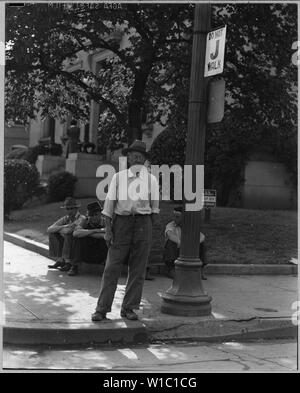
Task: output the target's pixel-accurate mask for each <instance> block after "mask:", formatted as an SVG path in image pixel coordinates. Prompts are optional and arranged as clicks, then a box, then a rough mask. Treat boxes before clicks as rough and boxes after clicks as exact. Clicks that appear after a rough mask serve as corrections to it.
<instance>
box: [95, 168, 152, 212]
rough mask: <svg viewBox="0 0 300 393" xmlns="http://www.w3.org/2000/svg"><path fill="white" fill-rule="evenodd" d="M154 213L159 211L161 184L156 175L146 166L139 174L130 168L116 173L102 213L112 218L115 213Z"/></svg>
mask: <svg viewBox="0 0 300 393" xmlns="http://www.w3.org/2000/svg"><path fill="white" fill-rule="evenodd" d="M152 213H159V186H158V182H157V180H156V178H155V176H153V175H152V174H150V173H149V172H148V171H147V169H146V167H142V169H141V171H140V172H139V174H138V175H137V176H136V175H135V174H134V173H133V172H132V171H131V170H130V168H129V169H125V170H123V171H120V172H118V173H116V174H114V176H113V178H112V180H111V183H110V186H109V189H108V193H107V195H106V199H105V202H104V208H103V211H102V214H103V215H105V216H108V217H110V218H112V217H113V215H114V214H118V215H121V216H128V215H131V214H152Z"/></svg>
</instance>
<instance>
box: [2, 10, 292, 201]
mask: <svg viewBox="0 0 300 393" xmlns="http://www.w3.org/2000/svg"><path fill="white" fill-rule="evenodd" d="M212 11H213V12H212V27H219V26H221V25H224V24H226V25H227V40H226V55H225V67H224V74H223V76H224V78H225V82H226V106H225V117H224V121H223V122H222V124H221V125H219V126H218V127H214V126H211V127H209V128H208V130H207V135H206V181H207V185H208V186H210V185H213V184H214V185H217V186H218V187H220V189H221V190H222V194H223V203H226V201H227V200H228V197H229V192H230V190H231V189H232V188H234V187H235V186H236V184H238V183H239V182H240V181H242V177H241V169H242V168H243V166H244V165H245V162H246V161H247V158H248V155H249V153H250V152H251V150H252V149H255V148H256V147H257V146H260V147H261V146H265V147H267V148H269V149H270V150H271V151H272V152H273V153H274V154H276V156H277V157H279V159H281V160H282V161H283V162H284V163H285V164H286V165H287V166H288V168H289V170H290V171H291V173H292V175H293V179H294V181H295V182H296V178H297V164H296V160H297V129H296V127H297V107H296V103H297V96H296V95H297V68H296V67H295V66H293V64H292V62H291V57H292V54H293V53H292V50H291V48H292V43H293V42H294V41H297V6H296V5H294V4H275V3H274V4H217V5H214V6H213V7H212ZM193 14H194V12H193V7H192V6H190V5H188V4H180V5H177V4H122V8H121V9H118V10H114V9H107V8H105V7H104V5H103V4H100V3H99V4H97V3H95V4H93V6H92V7H91V6H90V5H86V4H83V3H81V4H76V6H75V5H73V6H71V5H69V6H56V7H49V6H48V5H46V4H27V5H26V6H25V7H22V8H20V9H18V10H16V9H14V8H8V9H7V19H6V38H7V61H6V72H7V78H6V97H7V101H6V118H7V120H9V119H11V120H12V119H15V118H18V119H21V120H22V121H24V122H25V121H27V118H28V117H30V118H31V117H34V116H35V114H36V113H37V111H38V110H42V113H43V114H44V115H46V114H50V115H51V116H59V117H62V118H63V117H65V116H66V114H67V113H69V112H71V113H72V114H73V116H74V117H76V118H80V119H82V120H84V121H86V122H87V121H88V118H89V106H90V102H91V100H94V101H96V102H98V103H99V104H100V108H101V110H100V117H99V143H100V144H101V145H102V146H109V145H110V146H111V147H114V146H118V145H119V144H120V143H122V142H124V141H128V142H131V141H132V140H133V139H135V138H141V132H140V129H141V124H142V122H143V121H144V120H143V113H145V112H146V113H148V120H149V121H150V122H154V121H157V122H161V123H163V124H165V125H166V126H167V130H166V131H165V134H164V135H163V136H161V137H160V139H159V140H158V141H164V143H165V144H164V145H163V147H164V148H165V149H166V150H167V146H170V149H171V150H170V154H171V153H172V154H171V156H170V157H169V158H170V163H173V162H174V158H175V157H177V158H176V159H178V160H179V161H180V162H184V148H183V146H184V141H185V135H186V130H187V114H188V95H189V94H188V93H189V92H188V91H189V78H190V66H191V43H192V21H193ZM120 31H121V32H122V34H123V36H126V37H127V39H128V43H129V44H130V45H123V46H122V47H120V45H119V41H118V39H116V37H117V36H118V33H119V32H120ZM114 37H115V38H114ZM80 50H82V51H83V50H84V51H87V52H88V53H89V54H90V55H91V54H93V53H95V51H99V50H107V51H108V52H109V53H111V54H112V56H109V57H107V58H106V59H105V60H103V62H102V63H101V67H100V68H99V69H97V70H90V71H85V70H79V71H74V72H72V73H71V72H69V71H67V70H66V68H65V64H67V63H68V64H75V63H76V59H77V53H78V51H80ZM163 119H164V120H163ZM178 135H182V136H180V137H179V138H177V136H178ZM168 141H169V142H170V144H168V143H167V142H168ZM176 145H177V146H178V149H179V150H178V151H179V154H177V153H176V148H175V147H176ZM155 146H156V147H157V146H158V142H157V143H156V144H154V146H153V152H154V150H155V149H154V147H155ZM160 149H161V148H157V149H156V153H155V154H154V153H153V157H154V156H155V155H156V158H155V160H159V159H160V158H159V157H158V155H157V154H158V151H159V150H160ZM173 153H174V154H173ZM162 154H163V153H162ZM179 156H181V158H180V159H179V158H178V157H179ZM163 157H164V159H166V157H167V155H166V154H165V155H164V156H163ZM234 183H236V184H234Z"/></svg>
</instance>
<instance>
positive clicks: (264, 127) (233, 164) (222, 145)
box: [152, 4, 297, 205]
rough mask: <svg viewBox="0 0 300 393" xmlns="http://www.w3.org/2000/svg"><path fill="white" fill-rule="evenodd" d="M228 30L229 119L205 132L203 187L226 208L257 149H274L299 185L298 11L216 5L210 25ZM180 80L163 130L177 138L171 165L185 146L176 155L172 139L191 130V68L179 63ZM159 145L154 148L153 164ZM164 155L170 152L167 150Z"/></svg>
mask: <svg viewBox="0 0 300 393" xmlns="http://www.w3.org/2000/svg"><path fill="white" fill-rule="evenodd" d="M224 24H226V25H227V40H226V54H225V61H226V63H225V67H224V74H223V77H224V78H225V82H226V105H225V116H224V120H223V122H222V123H221V124H218V125H211V126H209V127H208V130H207V135H206V149H205V151H206V160H205V161H206V162H205V164H206V166H205V175H206V176H205V183H206V187H207V188H210V187H211V186H214V187H216V188H217V189H218V191H219V192H218V195H219V196H220V198H221V199H220V200H219V203H221V204H223V205H224V204H227V203H228V200H229V196H230V193H231V191H232V190H233V189H235V188H237V187H238V186H239V185H240V183H241V181H242V180H243V168H244V165H245V163H246V162H247V159H248V156H249V153H250V152H251V150H252V149H254V148H256V147H265V148H268V149H269V150H271V151H272V152H273V153H274V154H275V155H276V156H277V157H278V158H279V159H280V160H282V161H283V162H284V163H285V164H286V165H287V167H288V169H289V170H290V173H291V175H292V180H293V181H294V183H296V182H297V68H296V67H294V66H293V64H292V62H291V58H292V54H293V53H292V51H291V48H292V43H293V42H294V41H297V9H296V7H295V5H293V4H228V5H220V6H219V5H218V6H214V7H213V15H212V25H213V26H214V27H218V26H221V25H224ZM167 72H168V70H167ZM178 73H179V74H180V75H181V77H179V74H176V73H175V75H174V73H173V76H174V78H176V77H177V78H178V79H177V82H176V87H175V88H174V89H173V90H171V91H170V94H171V95H172V97H170V102H171V103H172V106H171V108H170V111H171V113H172V118H171V121H170V122H169V123H168V130H166V133H168V135H170V130H173V134H174V139H173V141H172V149H170V151H171V155H172V157H171V161H172V160H173V157H174V156H176V154H177V151H182V150H183V149H182V146H181V145H178V148H177V149H176V148H175V146H174V140H176V138H175V136H176V135H177V134H178V132H181V133H184V134H185V133H186V129H187V114H188V88H189V73H190V68H189V64H188V61H187V64H185V63H184V61H183V62H182V67H180V68H178ZM166 77H168V75H166ZM161 139H163V136H162V137H161ZM183 140H184V138H183ZM158 143H159V140H158V141H157V144H158ZM157 144H155V143H154V144H153V149H152V152H153V154H152V157H153V158H154V161H156V159H157V151H159V149H157V146H156V145H157ZM164 148H165V149H166V150H167V149H168V147H167V145H166V144H165V145H164ZM180 161H181V162H184V157H182V158H181V159H180ZM172 163H173V161H172Z"/></svg>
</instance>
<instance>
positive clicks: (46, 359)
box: [3, 340, 297, 378]
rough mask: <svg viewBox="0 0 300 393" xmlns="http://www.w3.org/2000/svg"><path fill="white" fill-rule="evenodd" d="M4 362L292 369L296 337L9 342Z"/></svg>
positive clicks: (137, 368)
mask: <svg viewBox="0 0 300 393" xmlns="http://www.w3.org/2000/svg"><path fill="white" fill-rule="evenodd" d="M3 368H5V369H6V370H12V369H26V370H36V369H44V370H47V371H51V370H54V369H56V370H84V371H93V370H94V371H96V370H98V371H115V372H122V371H127V372H145V373H148V372H149V373H153V372H172V373H183V372H186V373H191V372H195V373H200V372H247V371H249V372H292V371H295V370H297V343H296V342H294V341H282V340H280V341H273V342H268V341H266V342H252V343H239V342H225V343H217V344H199V343H195V342H193V343H177V344H155V345H146V346H130V347H128V346H127V347H125V346H122V347H107V348H98V349H97V348H92V347H90V348H81V349H78V348H77V349H74V348H72V349H70V348H68V349H62V348H60V349H58V348H56V349H48V348H43V347H34V348H32V347H31V348H21V347H14V346H8V347H5V348H4V351H3ZM114 375H115V376H116V374H114ZM150 375H151V374H150ZM172 375H173V376H176V375H174V374H172ZM184 376H188V375H184ZM118 377H119V378H121V377H122V375H118ZM127 378H128V377H127Z"/></svg>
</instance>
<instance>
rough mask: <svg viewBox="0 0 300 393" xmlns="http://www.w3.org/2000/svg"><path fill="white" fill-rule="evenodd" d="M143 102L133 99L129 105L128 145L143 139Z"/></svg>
mask: <svg viewBox="0 0 300 393" xmlns="http://www.w3.org/2000/svg"><path fill="white" fill-rule="evenodd" d="M142 107H143V103H142V100H141V99H140V98H139V99H135V98H132V99H131V101H130V102H129V105H128V130H127V138H128V145H130V144H131V143H132V142H134V141H135V140H136V139H139V140H141V139H142V136H143V135H142Z"/></svg>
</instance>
